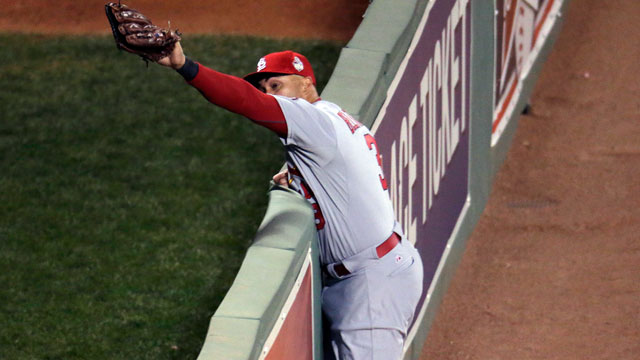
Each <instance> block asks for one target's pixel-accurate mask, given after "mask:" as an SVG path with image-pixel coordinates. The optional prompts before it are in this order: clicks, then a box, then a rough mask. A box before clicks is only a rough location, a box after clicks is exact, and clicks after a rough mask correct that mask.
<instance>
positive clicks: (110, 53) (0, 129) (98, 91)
mask: <svg viewBox="0 0 640 360" xmlns="http://www.w3.org/2000/svg"><path fill="white" fill-rule="evenodd" d="M183 46H184V48H185V51H186V52H187V54H188V55H189V56H191V57H192V58H194V59H196V60H198V61H200V62H202V63H203V64H206V65H208V66H210V67H212V68H214V69H217V70H220V71H223V72H227V73H231V74H235V75H243V74H244V73H247V72H250V71H252V70H253V69H254V68H255V64H256V62H257V59H258V58H259V57H260V56H262V55H264V54H265V53H267V52H271V51H277V50H283V49H287V48H290V49H293V50H296V51H300V52H302V53H304V54H306V55H307V56H308V57H309V59H310V60H311V61H312V64H313V65H314V67H315V68H316V72H317V77H318V81H319V85H320V87H322V85H323V84H324V83H326V81H327V79H328V77H329V75H330V72H331V70H332V69H333V66H334V65H335V62H336V61H337V57H338V54H339V50H340V44H334V43H324V42H308V41H307V42H302V41H293V40H287V41H275V40H265V39H254V38H246V37H241V38H239V37H196V38H191V37H187V39H185V40H184V41H183ZM0 50H1V51H0V117H1V120H0V324H1V326H0V359H194V358H195V357H196V356H197V354H198V352H199V350H200V347H201V345H202V342H203V340H204V338H205V334H206V331H207V327H208V322H209V318H210V316H211V315H212V314H213V312H214V311H215V309H216V307H217V306H218V305H219V303H220V301H221V300H222V298H223V297H224V295H225V293H226V291H227V289H228V287H229V286H230V285H231V283H232V281H233V279H234V277H235V274H236V272H237V270H238V268H239V266H240V263H241V261H242V259H243V257H244V254H245V251H246V249H247V247H248V246H249V245H250V243H251V240H252V238H253V236H254V234H255V231H256V229H257V226H258V225H259V223H260V220H261V219H262V216H263V215H264V211H265V208H266V205H267V197H266V191H267V188H268V181H269V179H270V177H271V175H272V174H273V173H274V172H275V171H277V170H278V169H279V167H280V165H281V164H282V163H283V160H284V158H283V151H282V149H281V145H280V143H279V141H278V139H277V137H276V136H275V135H273V134H271V133H270V132H269V131H268V130H266V129H263V128H261V127H258V126H255V125H253V124H251V123H250V122H249V121H248V120H246V119H243V118H241V117H239V116H237V115H233V114H230V113H228V112H226V111H224V110H221V109H218V108H216V107H215V106H213V105H211V104H209V103H208V102H207V101H206V100H204V98H202V97H201V95H200V94H199V93H198V92H197V91H196V90H195V89H193V88H191V87H190V86H188V85H187V84H185V83H184V81H183V80H182V78H181V77H180V76H179V75H178V74H176V73H174V72H173V71H171V70H168V69H165V68H161V67H160V66H157V65H155V64H150V65H149V66H148V67H146V66H145V64H144V62H143V61H141V60H140V59H139V58H138V57H136V56H133V55H130V54H126V53H123V52H119V51H117V50H116V48H115V46H114V45H113V42H112V39H111V38H110V37H106V36H99V37H89V38H86V37H85V38H83V37H45V36H26V35H24V36H17V35H11V36H8V35H0Z"/></svg>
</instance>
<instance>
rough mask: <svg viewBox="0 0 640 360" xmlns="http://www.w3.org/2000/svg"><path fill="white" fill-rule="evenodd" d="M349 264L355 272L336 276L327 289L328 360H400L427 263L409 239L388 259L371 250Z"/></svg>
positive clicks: (324, 295) (324, 307)
mask: <svg viewBox="0 0 640 360" xmlns="http://www.w3.org/2000/svg"><path fill="white" fill-rule="evenodd" d="M343 264H344V265H345V266H346V267H347V269H349V271H350V272H351V274H349V275H346V276H343V277H339V276H337V275H336V274H335V272H333V271H332V268H331V266H330V270H329V273H330V274H332V276H330V277H328V278H327V279H326V281H325V286H324V288H323V291H322V310H323V313H324V316H325V320H326V322H327V323H326V324H325V326H328V327H329V329H328V330H329V337H330V339H325V343H326V342H327V341H328V340H329V341H330V345H331V346H330V349H328V347H325V349H326V350H325V359H332V358H335V359H339V360H351V359H354V360H374V359H380V360H396V359H401V358H402V350H403V345H404V339H405V338H406V336H407V331H408V327H409V325H411V321H412V319H413V315H414V312H415V309H416V306H417V304H418V301H419V298H420V295H421V293H422V280H423V279H422V277H423V272H422V261H421V259H420V254H419V253H418V252H417V250H416V249H415V248H414V247H413V245H412V244H411V243H410V242H408V241H406V240H403V241H402V242H400V244H398V245H397V246H396V247H395V248H394V249H393V250H391V251H390V252H389V253H387V254H386V255H385V256H383V257H382V258H380V259H379V258H378V257H377V255H376V253H375V248H373V249H368V250H367V251H364V252H362V253H359V254H357V255H355V256H353V257H351V258H349V259H345V260H344V261H343Z"/></svg>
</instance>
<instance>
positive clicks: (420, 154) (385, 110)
mask: <svg viewBox="0 0 640 360" xmlns="http://www.w3.org/2000/svg"><path fill="white" fill-rule="evenodd" d="M470 56H471V9H470V2H469V0H436V1H431V2H430V3H429V5H428V7H427V9H426V11H425V14H424V16H423V18H422V20H421V22H420V25H419V27H418V29H417V31H416V34H415V36H414V38H413V40H412V43H411V45H410V47H409V50H408V52H407V55H406V57H405V58H404V60H403V62H402V64H401V65H400V68H399V70H398V72H397V74H396V77H395V78H394V80H393V82H392V84H391V86H390V87H389V90H388V92H387V98H386V101H385V103H384V104H383V106H382V109H381V111H380V113H379V115H378V118H377V119H376V121H375V122H374V125H373V127H372V129H371V130H372V132H373V133H374V134H375V138H376V140H377V143H378V145H379V150H380V152H381V153H382V159H383V160H382V162H383V166H384V171H385V174H386V178H387V179H388V184H389V189H390V196H391V200H392V202H393V205H394V209H395V211H396V218H397V219H398V221H399V222H400V223H401V224H402V225H403V229H404V231H405V233H406V234H407V236H408V238H409V240H410V241H412V242H414V243H415V246H416V248H417V249H418V250H419V251H420V254H421V256H422V260H423V263H424V288H423V289H424V290H423V296H422V299H421V303H420V306H418V309H419V310H418V311H420V309H422V308H423V305H424V301H425V299H426V297H427V293H428V291H429V288H430V285H431V283H432V281H433V278H434V274H435V272H436V269H437V267H438V264H439V263H440V261H441V258H442V255H443V252H444V250H445V247H446V244H447V241H448V240H449V238H450V236H451V234H452V231H453V228H454V226H455V224H456V223H457V221H458V219H459V218H460V215H461V213H462V211H463V208H464V205H465V202H466V199H467V195H468V178H469V111H470V109H469V96H470V92H469V91H470V60H471V58H470ZM418 321H419V320H418ZM408 342H409V341H408Z"/></svg>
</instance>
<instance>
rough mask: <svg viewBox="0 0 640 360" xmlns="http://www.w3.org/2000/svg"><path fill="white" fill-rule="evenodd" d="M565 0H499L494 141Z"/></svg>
mask: <svg viewBox="0 0 640 360" xmlns="http://www.w3.org/2000/svg"><path fill="white" fill-rule="evenodd" d="M561 3H562V1H561V0H495V4H496V23H495V26H496V29H495V51H496V53H495V83H494V90H495V91H494V98H495V101H494V115H493V126H492V137H491V145H495V144H496V143H497V142H498V140H499V138H500V135H502V132H503V131H504V129H505V128H506V126H507V124H508V122H509V119H510V117H511V113H512V112H513V108H514V107H515V105H516V102H517V100H518V98H519V95H520V92H521V91H522V79H523V78H525V77H526V76H527V74H528V73H529V70H530V69H531V65H532V64H533V62H534V61H535V59H536V58H537V56H538V54H539V52H540V51H539V50H540V47H541V46H542V43H544V40H545V38H546V34H545V30H546V31H548V29H550V28H551V26H552V25H553V22H554V21H555V18H556V15H557V13H558V11H559V10H558V9H559V8H560V5H561Z"/></svg>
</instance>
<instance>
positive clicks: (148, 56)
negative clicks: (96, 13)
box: [104, 2, 181, 62]
mask: <svg viewBox="0 0 640 360" xmlns="http://www.w3.org/2000/svg"><path fill="white" fill-rule="evenodd" d="M104 7H105V11H106V13H107V19H109V24H110V25H111V30H112V31H113V37H114V38H115V40H116V46H117V47H118V49H122V50H125V51H128V52H130V53H132V54H136V55H139V56H141V57H142V58H143V59H145V60H148V61H153V62H156V61H158V60H160V59H162V58H163V57H166V56H168V55H169V54H171V52H172V51H173V48H174V47H175V44H176V42H178V41H180V35H181V34H180V33H179V32H178V31H177V30H176V31H173V30H171V29H169V30H167V29H162V28H159V27H158V26H156V25H153V24H152V23H151V20H149V18H147V17H146V16H144V15H143V14H142V13H140V12H139V11H138V10H135V9H131V8H129V7H128V6H127V5H124V4H120V3H119V2H118V3H114V2H110V3H108V4H106V5H105V6H104Z"/></svg>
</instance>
